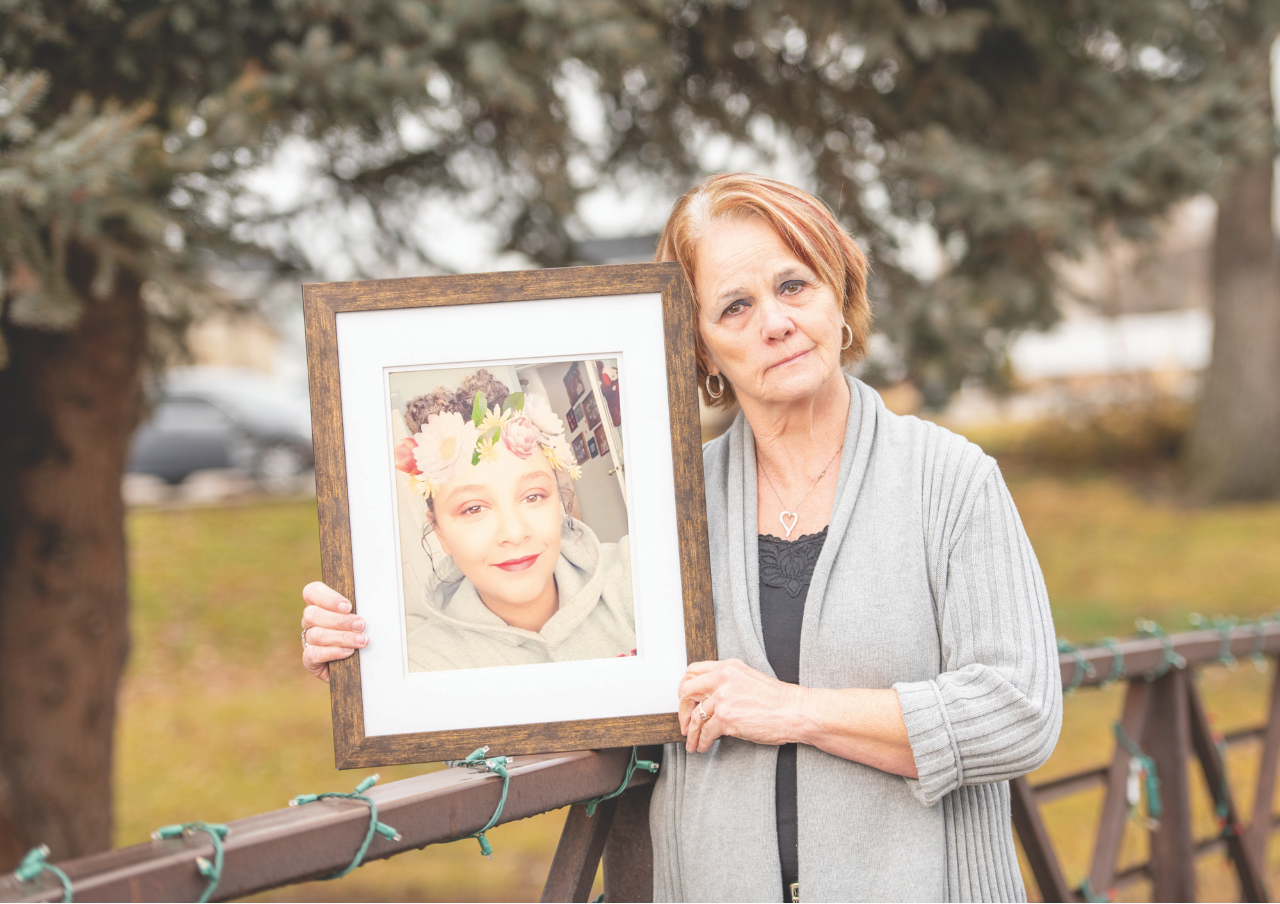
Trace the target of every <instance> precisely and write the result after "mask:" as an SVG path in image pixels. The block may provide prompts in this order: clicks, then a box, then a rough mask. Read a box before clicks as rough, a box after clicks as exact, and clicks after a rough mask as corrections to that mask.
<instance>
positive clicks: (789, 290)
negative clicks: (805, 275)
mask: <svg viewBox="0 0 1280 904" xmlns="http://www.w3.org/2000/svg"><path fill="white" fill-rule="evenodd" d="M803 288H804V283H803V282H801V281H800V280H798V279H792V280H788V281H787V282H784V283H783V284H782V294H783V295H795V294H796V293H797V292H799V291H800V290H801V289H803Z"/></svg>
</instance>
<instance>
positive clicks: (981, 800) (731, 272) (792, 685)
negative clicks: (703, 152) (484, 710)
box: [303, 174, 1062, 901]
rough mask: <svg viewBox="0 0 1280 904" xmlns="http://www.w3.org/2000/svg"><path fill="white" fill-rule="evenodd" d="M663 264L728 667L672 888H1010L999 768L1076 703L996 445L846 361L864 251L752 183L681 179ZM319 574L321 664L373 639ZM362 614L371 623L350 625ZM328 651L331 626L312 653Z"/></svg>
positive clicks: (661, 808)
mask: <svg viewBox="0 0 1280 904" xmlns="http://www.w3.org/2000/svg"><path fill="white" fill-rule="evenodd" d="M658 258H659V259H660V260H675V261H679V262H680V264H681V265H682V266H683V268H684V271H685V273H686V275H687V276H688V278H689V280H690V283H691V284H692V285H693V287H694V292H695V296H696V303H697V319H698V350H697V351H698V368H699V376H700V378H701V379H702V380H703V384H702V389H703V391H704V392H705V398H706V400H707V401H708V402H709V403H710V404H713V405H728V404H730V403H732V402H734V401H736V402H737V403H738V404H739V405H740V406H741V413H740V414H739V415H738V417H737V418H736V420H735V421H734V423H733V426H732V427H731V428H730V430H729V432H728V433H727V434H725V435H724V436H722V437H720V438H719V439H716V440H713V441H712V442H710V443H708V444H707V445H706V447H705V448H704V452H703V455H704V468H705V473H706V488H707V515H708V518H707V520H708V527H709V531H710V540H711V554H712V572H713V591H714V597H715V610H716V634H717V642H718V648H719V652H720V655H721V656H722V657H724V658H723V659H721V660H720V661H718V662H699V663H694V664H693V665H691V666H690V667H689V669H688V671H687V672H686V674H685V676H684V678H683V680H682V681H681V684H680V687H679V697H680V699H679V707H680V722H681V727H682V730H683V731H684V733H685V735H686V743H685V744H684V745H671V746H669V747H668V749H667V752H666V755H665V758H664V760H663V764H662V770H661V773H660V777H659V779H658V783H657V786H656V788H655V790H654V795H653V803H652V808H651V811H650V812H651V823H650V825H651V829H652V834H653V845H654V894H655V897H656V898H657V899H658V900H668V901H677V900H730V901H732V900H752V901H755V900H775V901H776V900H779V898H781V899H782V900H784V901H795V900H800V898H801V896H803V899H804V900H808V901H818V900H845V901H856V900H933V901H941V900H951V901H958V900H1020V899H1023V898H1024V897H1025V892H1024V889H1023V886H1022V880H1021V877H1020V874H1019V870H1018V862H1017V857H1016V855H1015V851H1014V843H1013V834H1012V827H1011V822H1010V811H1009V788H1008V784H1007V782H1008V780H1009V779H1011V778H1014V777H1016V776H1018V775H1021V774H1023V773H1025V772H1028V771H1030V770H1032V769H1034V768H1036V767H1037V766H1038V765H1040V764H1041V763H1043V762H1044V760H1045V759H1046V758H1047V757H1048V755H1049V753H1050V752H1051V751H1052V749H1053V746H1054V743H1055V741H1056V739H1057V735H1058V729H1059V726H1060V723H1061V712H1062V704H1061V687H1060V678H1059V675H1058V669H1057V653H1056V647H1055V642H1054V631H1053V625H1052V621H1051V617H1050V613H1049V601H1048V597H1047V594H1046V592H1045V588H1044V581H1043V579H1042V577H1041V575H1040V570H1039V567H1038V565H1037V563H1036V559H1035V555H1034V553H1033V552H1032V550H1031V546H1030V543H1029V542H1028V541H1027V537H1026V534H1025V533H1024V531H1023V529H1022V524H1021V522H1020V521H1019V519H1018V515H1017V512H1016V510H1015V509H1014V506H1013V502H1012V500H1011V498H1010V496H1009V492H1008V490H1007V488H1006V487H1005V485H1004V482H1003V480H1002V479H1001V476H1000V472H999V470H998V469H997V467H996V464H995V462H994V461H993V460H992V459H990V458H989V457H987V456H986V455H984V454H983V453H982V451H981V450H980V449H978V448H977V447H976V446H974V445H972V444H970V443H968V442H967V441H965V440H964V439H962V438H961V437H958V436H955V435H954V434H951V433H949V432H947V431H946V430H944V429H942V428H941V427H938V426H935V425H933V424H930V423H927V422H925V421H921V420H917V419H916V418H911V417H899V416H896V415H893V414H890V413H889V412H888V411H887V410H886V409H885V407H884V405H883V404H882V402H881V401H880V398H879V396H878V395H877V394H876V393H875V392H874V391H872V390H871V389H870V388H869V387H867V386H865V385H864V384H862V383H861V382H859V381H858V380H856V379H853V378H852V377H849V376H847V375H846V374H845V373H844V371H843V369H842V367H841V365H842V364H851V363H853V362H854V361H856V360H857V359H858V358H859V357H860V356H861V355H862V354H863V353H864V351H865V348H866V341H867V333H868V330H869V327H870V319H871V316H870V307H869V304H868V301H867V296H866V261H865V258H864V257H863V255H862V253H861V251H859V249H858V247H857V245H856V244H855V243H854V242H853V240H852V239H851V238H850V237H849V236H848V234H847V233H845V232H844V230H843V229H842V228H841V227H840V225H839V223H838V222H837V221H836V220H835V218H834V217H833V216H832V215H831V213H830V211H829V210H827V208H826V207H825V206H823V205H822V204H821V203H820V202H818V201H817V200H815V199H814V198H812V197H810V196H809V195H807V194H805V193H804V192H802V191H799V190H797V189H795V188H792V187H791V186H788V185H785V184H782V183H779V182H776V181H773V180H770V179H765V178H762V177H758V176H749V175H742V174H734V175H721V176H714V177H711V178H709V179H707V180H705V181H704V182H703V183H702V184H700V185H698V186H697V187H696V188H694V189H693V190H692V191H690V192H689V193H687V194H686V195H685V196H684V197H682V198H681V199H680V200H679V201H678V202H677V203H676V206H675V208H674V210H673V211H672V214H671V217H670V219H669V220H668V222H667V226H666V228H665V230H664V231H663V234H662V237H661V239H660V240H659V247H658ZM335 596H336V595H334V594H333V592H332V591H330V590H328V589H327V588H323V586H322V585H315V584H313V585H309V587H308V588H307V591H305V592H304V597H305V598H306V599H307V601H308V603H310V605H309V606H308V607H307V609H306V610H305V614H304V618H303V625H304V627H305V626H306V625H308V624H318V625H322V626H324V627H326V628H330V629H337V630H332V631H326V632H324V633H323V634H317V635H315V636H314V639H313V640H312V644H313V646H312V647H310V648H309V650H310V654H308V653H307V652H306V651H304V660H305V661H306V662H307V665H308V667H310V668H312V670H313V671H322V670H323V669H324V668H326V667H327V665H326V663H327V661H328V660H331V659H335V658H340V657H342V656H345V655H349V650H348V649H347V647H350V646H359V645H361V644H360V643H358V642H357V640H358V639H357V638H355V637H353V636H352V635H351V634H350V633H348V632H351V631H358V630H360V627H358V626H356V625H353V624H351V621H352V619H351V616H349V615H341V614H340V613H339V612H338V611H335V610H339V609H341V607H342V606H343V602H342V601H340V600H339V599H335ZM357 621H358V620H357ZM321 644H327V645H330V646H320V645H321Z"/></svg>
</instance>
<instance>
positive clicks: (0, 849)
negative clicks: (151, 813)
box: [0, 258, 146, 869]
mask: <svg viewBox="0 0 1280 904" xmlns="http://www.w3.org/2000/svg"><path fill="white" fill-rule="evenodd" d="M91 268H92V261H91V260H89V259H87V258H81V259H78V260H76V259H73V263H72V266H71V268H70V270H71V273H72V275H73V276H78V277H80V278H79V279H76V280H75V282H76V284H78V285H82V286H83V285H87V283H88V280H89V276H90V275H91V273H92V269H91ZM5 334H6V337H7V339H8V341H9V344H10V352H11V356H12V357H11V361H10V364H9V367H8V368H7V369H6V370H3V371H0V869H12V868H13V866H14V865H15V864H16V862H17V860H18V859H19V858H20V857H21V856H22V854H24V853H25V852H26V851H27V850H28V849H29V848H31V847H33V846H35V845H37V844H40V843H45V844H48V845H49V846H50V847H51V848H52V851H53V855H54V856H55V857H57V858H63V857H70V856H78V855H82V854H87V853H90V852H93V851H96V850H102V849H105V848H108V847H109V846H110V844H111V767H112V741H113V734H114V728H115V712H116V691H117V688H118V685H119V682H120V676H121V672H122V670H123V667H124V662H125V656H126V653H127V650H128V622H127V608H128V607H127V587H126V563H125V542H124V505H123V502H122V500H121V496H120V480H121V476H122V474H123V471H124V467H125V462H126V456H127V452H128V444H129V437H130V434H131V433H132V431H133V428H134V426H135V425H136V423H137V420H138V417H139V415H140V412H141V405H142V399H141V392H140V368H141V364H142V362H143V360H144V356H145V353H146V323H145V318H144V315H143V309H142V303H141V299H140V297H139V286H138V284H137V283H136V281H133V280H132V279H130V277H128V276H127V275H124V276H122V277H121V278H120V279H119V281H118V283H117V285H116V288H115V291H114V292H113V293H112V295H111V296H110V297H108V298H105V299H102V300H97V301H91V302H89V303H88V306H87V308H86V312H85V314H84V317H83V318H82V320H81V322H80V323H79V325H78V326H77V327H76V328H75V329H74V330H73V331H71V332H68V333H49V332H41V331H35V330H24V329H18V328H15V327H13V326H12V325H11V324H6V328H5Z"/></svg>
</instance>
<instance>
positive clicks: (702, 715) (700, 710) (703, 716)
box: [697, 702, 711, 722]
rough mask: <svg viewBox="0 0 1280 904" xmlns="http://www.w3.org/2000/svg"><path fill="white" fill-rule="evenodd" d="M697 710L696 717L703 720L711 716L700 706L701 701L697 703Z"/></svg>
mask: <svg viewBox="0 0 1280 904" xmlns="http://www.w3.org/2000/svg"><path fill="white" fill-rule="evenodd" d="M697 710H698V718H700V719H702V721H703V722H705V721H707V720H708V719H710V718H711V716H710V715H709V714H708V713H707V711H706V710H705V709H703V708H702V703H701V702H699V703H698V706H697Z"/></svg>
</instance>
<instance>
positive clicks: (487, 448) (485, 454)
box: [476, 439, 498, 462]
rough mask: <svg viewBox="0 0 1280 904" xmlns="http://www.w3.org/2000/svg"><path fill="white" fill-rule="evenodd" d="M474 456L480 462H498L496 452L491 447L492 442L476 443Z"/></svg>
mask: <svg viewBox="0 0 1280 904" xmlns="http://www.w3.org/2000/svg"><path fill="white" fill-rule="evenodd" d="M476 454H478V455H479V456H480V460H481V461H488V462H494V461H497V460H498V450H497V449H495V448H494V446H493V440H491V439H482V440H480V442H478V443H476Z"/></svg>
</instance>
